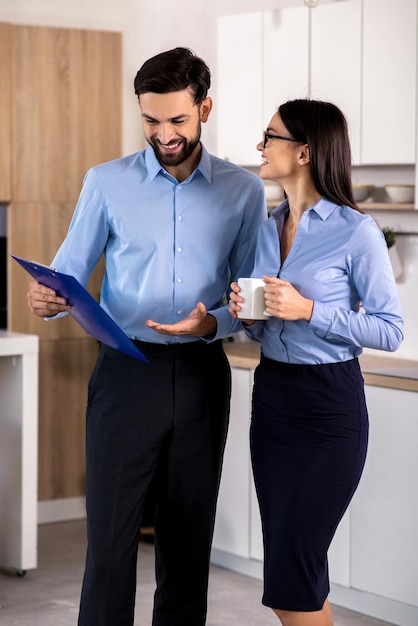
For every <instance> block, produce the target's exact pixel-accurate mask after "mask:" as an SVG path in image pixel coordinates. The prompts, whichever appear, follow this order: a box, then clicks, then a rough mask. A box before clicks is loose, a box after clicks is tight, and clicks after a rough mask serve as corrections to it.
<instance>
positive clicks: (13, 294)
mask: <svg viewBox="0 0 418 626" xmlns="http://www.w3.org/2000/svg"><path fill="white" fill-rule="evenodd" d="M10 33H11V43H10V46H11V52H10V57H11V60H10V63H9V65H8V67H9V69H10V76H11V87H10V100H11V111H10V112H9V113H7V114H6V113H5V109H4V107H3V109H2V110H1V111H0V132H1V128H2V129H3V133H4V129H5V128H6V125H5V124H3V126H1V120H2V119H3V118H4V119H5V118H6V117H7V115H9V114H10V115H11V120H12V123H11V146H10V155H9V156H10V158H9V161H8V166H9V168H10V169H11V190H10V194H9V196H8V198H7V199H8V200H10V205H9V210H8V245H9V251H10V252H11V253H13V254H16V255H18V256H23V257H26V258H30V259H33V260H36V261H39V262H40V263H45V264H49V263H50V262H51V260H52V258H53V257H54V255H55V252H56V250H57V249H58V247H59V245H60V244H61V242H62V240H63V239H64V237H65V234H66V232H67V229H68V225H69V222H70V219H71V216H72V213H73V211H74V207H75V204H76V201H77V199H78V196H79V193H80V190H81V186H82V182H83V178H84V175H85V173H86V171H87V170H88V169H89V168H90V167H91V166H93V165H95V164H98V163H103V162H105V161H109V160H111V159H115V158H118V157H119V156H121V98H122V90H121V48H122V47H121V34H120V33H111V32H97V31H87V30H73V29H61V28H46V27H45V28H44V27H37V26H16V25H13V26H12V25H11V26H10ZM1 36H2V31H0V37H1ZM1 55H2V52H1V46H0V60H1V59H3V57H2V56H1ZM3 55H4V46H3ZM5 63H6V65H7V61H5ZM9 69H7V68H6V71H9ZM2 76H3V68H2ZM9 129H10V123H9ZM1 163H2V162H1V157H0V165H1ZM9 182H10V181H9ZM0 199H1V198H0ZM8 270H9V271H8V278H9V280H8V285H9V293H8V328H9V330H12V331H17V332H23V333H30V334H36V335H39V336H40V338H41V342H40V368H39V373H40V374H39V387H40V398H39V499H40V500H49V499H54V498H68V497H75V496H80V495H83V494H84V493H85V488H84V474H85V465H84V421H85V404H86V398H87V384H88V380H89V377H90V374H91V371H92V369H93V366H94V362H95V359H96V356H97V350H98V343H97V342H96V341H95V340H94V339H91V338H89V337H88V336H87V335H86V334H85V333H84V331H83V330H82V329H81V328H80V327H79V326H78V325H77V323H76V322H75V321H74V320H73V319H72V318H71V317H69V316H67V317H66V318H64V319H59V320H53V321H50V322H46V321H44V320H40V319H38V318H36V317H35V316H33V315H32V314H31V312H30V310H29V308H28V306H27V301H26V293H27V290H28V285H29V283H30V281H31V279H30V277H29V276H28V275H27V274H26V273H25V272H24V270H23V269H22V268H21V267H20V266H19V265H18V264H17V263H15V262H14V261H12V260H10V262H9V268H8ZM102 273H103V264H100V266H99V267H98V268H97V269H96V270H95V272H94V275H93V276H92V279H91V281H90V283H89V285H88V289H89V291H90V293H91V294H92V295H93V296H95V297H96V296H97V295H98V293H99V290H100V284H101V276H102Z"/></svg>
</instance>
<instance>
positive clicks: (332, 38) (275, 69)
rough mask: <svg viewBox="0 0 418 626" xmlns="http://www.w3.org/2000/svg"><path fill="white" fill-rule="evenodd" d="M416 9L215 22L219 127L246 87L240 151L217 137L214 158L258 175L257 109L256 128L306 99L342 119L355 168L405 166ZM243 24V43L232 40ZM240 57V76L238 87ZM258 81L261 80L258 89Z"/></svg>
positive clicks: (273, 14) (350, 0) (387, 1)
mask: <svg viewBox="0 0 418 626" xmlns="http://www.w3.org/2000/svg"><path fill="white" fill-rule="evenodd" d="M417 4H418V3H417V0H405V2H403V3H402V9H401V10H400V9H399V6H398V5H397V4H396V3H395V2H393V0H382V1H381V0H344V1H343V2H332V3H324V4H321V3H320V4H319V6H318V7H316V8H315V9H312V10H309V9H307V8H306V7H305V6H300V7H286V8H283V9H276V10H275V11H267V12H261V13H260V12H259V13H253V14H252V17H251V14H246V15H245V18H244V16H242V15H239V16H228V17H226V18H225V17H221V18H219V20H218V29H219V32H220V33H223V35H222V37H221V40H222V46H221V47H218V72H219V71H220V72H222V81H221V82H220V83H219V93H218V102H219V104H220V107H219V116H218V119H219V123H220V124H221V125H222V127H223V128H228V126H229V127H231V125H233V123H234V115H233V108H232V102H234V99H235V98H236V93H239V91H237V90H238V87H239V85H240V86H241V88H242V85H243V84H246V85H248V86H249V90H248V91H249V92H250V93H248V94H246V98H249V100H250V108H249V107H248V106H247V105H245V106H243V107H242V108H243V111H240V112H239V116H240V117H241V118H246V126H244V127H243V128H245V133H244V134H243V136H242V137H240V139H239V141H240V144H241V145H240V150H239V151H234V148H233V144H234V142H235V141H236V137H235V136H234V134H231V135H228V133H226V134H225V135H224V137H223V142H222V144H220V145H218V154H219V156H221V157H223V156H225V155H230V158H231V160H233V161H235V162H237V163H240V164H242V165H253V166H254V165H258V164H259V159H258V158H256V156H255V153H254V152H252V146H253V141H254V139H253V137H254V136H255V135H256V134H257V133H256V126H257V125H258V124H259V123H260V121H259V119H260V115H259V109H260V108H261V111H262V117H263V127H264V126H265V125H266V124H267V122H268V121H269V120H270V118H271V117H272V115H273V113H274V111H275V110H276V109H277V107H278V106H279V105H280V104H281V103H282V102H285V101H286V100H288V99H294V98H304V97H311V98H314V99H319V100H330V101H332V102H335V104H337V106H339V107H340V108H341V109H342V111H343V112H344V114H345V115H346V117H347V121H348V127H349V133H350V140H351V147H352V156H353V163H354V164H355V165H400V164H402V165H408V164H414V163H415V161H416V134H417V133H416V103H417V98H416V85H417ZM260 16H261V17H260ZM244 21H245V24H246V28H247V30H246V33H245V37H244V36H242V37H237V36H236V35H235V37H234V33H237V32H239V31H240V29H242V23H243V22H244ZM226 30H227V31H228V33H229V35H228V36H227V37H226V36H225V31H226ZM290 52H291V53H290ZM241 56H242V58H243V59H244V63H243V65H244V64H245V65H246V64H248V67H249V73H248V74H247V77H246V78H245V79H244V82H242V81H241V80H240V81H239V84H238V82H237V81H236V77H237V72H238V71H241V72H242V69H243V68H242V66H241V67H239V66H240V60H241ZM249 57H250V58H249ZM257 64H258V66H257ZM238 68H239V69H238ZM244 74H245V71H244ZM257 75H261V76H262V77H263V80H262V83H261V84H260V80H259V79H257ZM254 77H255V80H254ZM225 85H229V86H230V89H229V91H227V90H226V89H225ZM232 85H234V89H232V88H231V86H232ZM244 102H245V100H244ZM251 107H252V110H251ZM228 109H229V110H228ZM255 109H256V114H255V115H254V110H255ZM259 135H260V133H259V132H258V134H257V137H259ZM246 146H247V147H246ZM248 146H250V148H251V150H250V151H249V148H248ZM240 154H241V155H243V154H244V155H245V160H244V159H243V158H240ZM249 159H252V160H249Z"/></svg>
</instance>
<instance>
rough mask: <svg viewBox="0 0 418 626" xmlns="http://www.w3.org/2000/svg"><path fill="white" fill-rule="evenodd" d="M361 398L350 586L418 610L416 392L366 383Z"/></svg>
mask: <svg viewBox="0 0 418 626" xmlns="http://www.w3.org/2000/svg"><path fill="white" fill-rule="evenodd" d="M366 397H367V403H368V409H369V418H370V442H369V450H368V457H367V462H366V468H365V471H364V474H363V477H362V480H361V482H360V486H359V488H358V490H357V493H356V496H355V498H354V500H353V503H352V505H351V585H352V586H353V587H355V588H357V589H361V590H363V591H364V592H368V593H371V594H375V595H378V596H381V597H384V598H389V599H391V600H394V601H397V602H400V603H404V604H407V605H411V606H414V607H417V615H418V586H417V581H418V558H417V557H418V550H417V528H418V490H417V484H416V483H417V476H418V457H417V454H416V447H417V441H418V394H417V393H415V392H412V391H403V390H398V389H385V388H382V387H374V386H369V385H367V386H366ZM387 619H388V620H389V621H391V619H390V618H389V616H388V617H387ZM415 623H418V622H415Z"/></svg>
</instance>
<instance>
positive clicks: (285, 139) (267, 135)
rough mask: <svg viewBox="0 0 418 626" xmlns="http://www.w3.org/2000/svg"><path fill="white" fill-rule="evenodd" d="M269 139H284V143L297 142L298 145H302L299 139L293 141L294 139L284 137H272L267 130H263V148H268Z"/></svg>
mask: <svg viewBox="0 0 418 626" xmlns="http://www.w3.org/2000/svg"><path fill="white" fill-rule="evenodd" d="M269 139H283V140H284V141H295V142H296V143H300V141H299V140H298V139H293V137H282V135H272V134H271V133H268V132H267V131H266V130H263V148H265V147H266V145H267V142H268V140H269Z"/></svg>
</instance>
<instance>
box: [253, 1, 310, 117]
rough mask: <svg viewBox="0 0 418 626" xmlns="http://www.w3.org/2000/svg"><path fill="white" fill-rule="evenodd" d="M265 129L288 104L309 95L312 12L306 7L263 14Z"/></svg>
mask: <svg viewBox="0 0 418 626" xmlns="http://www.w3.org/2000/svg"><path fill="white" fill-rule="evenodd" d="M262 15H263V20H262V28H263V36H262V50H263V55H262V58H263V67H262V71H263V92H262V99H263V128H266V126H267V124H268V122H269V121H270V119H271V118H272V117H273V115H274V113H276V111H277V108H278V107H279V105H280V104H282V103H283V102H286V100H293V99H294V98H305V97H306V96H307V95H308V93H309V11H307V10H306V7H305V6H304V5H302V6H300V7H290V8H283V9H276V10H275V11H266V12H264V13H263V14H262Z"/></svg>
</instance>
